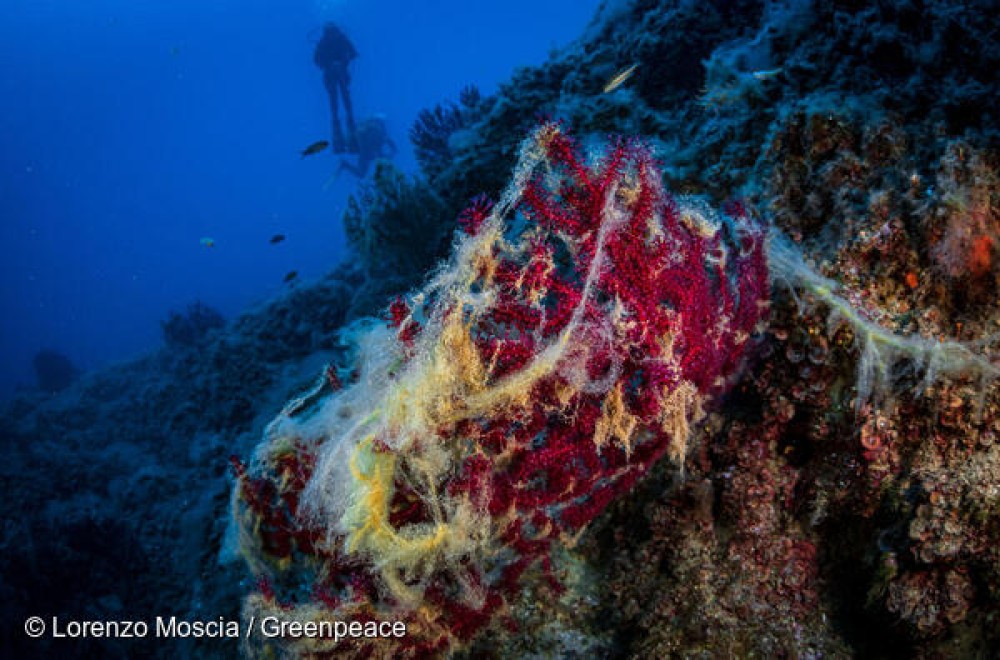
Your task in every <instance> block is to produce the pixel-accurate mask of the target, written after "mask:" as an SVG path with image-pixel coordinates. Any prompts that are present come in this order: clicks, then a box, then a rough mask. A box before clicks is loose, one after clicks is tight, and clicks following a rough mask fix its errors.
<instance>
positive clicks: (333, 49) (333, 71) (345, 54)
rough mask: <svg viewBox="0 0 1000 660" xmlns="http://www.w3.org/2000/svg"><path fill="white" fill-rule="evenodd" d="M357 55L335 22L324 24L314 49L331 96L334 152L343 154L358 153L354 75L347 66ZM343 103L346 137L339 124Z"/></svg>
mask: <svg viewBox="0 0 1000 660" xmlns="http://www.w3.org/2000/svg"><path fill="white" fill-rule="evenodd" d="M357 56H358V51H357V50H355V48H354V44H352V43H351V40H350V39H348V38H347V35H345V34H344V33H343V32H342V31H341V30H340V28H338V27H337V26H336V25H335V24H333V23H327V24H326V25H324V26H323V36H322V37H320V40H319V43H317V44H316V50H315V51H313V62H315V63H316V66H318V67H319V68H320V69H321V70H322V71H323V85H324V86H325V87H326V93H327V95H328V96H329V97H330V116H331V121H332V124H333V134H332V141H333V151H334V153H338V154H342V153H346V152H347V151H351V152H354V153H357V151H358V137H357V131H356V130H355V127H354V108H352V107H351V89H350V84H351V74H350V73H349V72H348V70H347V65H348V64H350V63H351V60H353V59H354V58H356V57H357ZM340 103H343V105H344V118H345V119H346V121H347V140H346V141H345V139H344V132H343V130H342V129H341V126H340Z"/></svg>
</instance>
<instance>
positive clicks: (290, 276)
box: [284, 270, 299, 284]
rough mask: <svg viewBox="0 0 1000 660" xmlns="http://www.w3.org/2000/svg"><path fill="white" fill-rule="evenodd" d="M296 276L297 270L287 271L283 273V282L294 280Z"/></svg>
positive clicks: (297, 274)
mask: <svg viewBox="0 0 1000 660" xmlns="http://www.w3.org/2000/svg"><path fill="white" fill-rule="evenodd" d="M298 276H299V271H297V270H290V271H288V272H287V273H286V274H285V279H284V282H285V284H288V283H289V282H294V281H295V278H297V277H298Z"/></svg>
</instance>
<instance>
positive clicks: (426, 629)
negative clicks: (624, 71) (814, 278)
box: [235, 123, 768, 656]
mask: <svg viewBox="0 0 1000 660" xmlns="http://www.w3.org/2000/svg"><path fill="white" fill-rule="evenodd" d="M462 226H463V228H464V229H465V235H464V236H462V237H461V238H460V239H459V240H458V242H457V244H456V246H455V249H454V253H453V256H452V258H451V260H450V262H449V263H448V264H447V265H446V266H445V267H443V268H441V269H439V270H438V271H437V272H436V274H435V275H434V277H433V278H432V279H431V280H430V282H429V283H428V284H427V285H426V286H425V287H424V289H423V290H421V291H420V292H419V293H417V294H416V295H414V296H413V297H412V298H411V299H410V300H409V301H405V300H402V299H400V300H397V301H396V302H395V303H394V304H393V305H392V307H391V308H390V322H389V324H388V325H384V324H374V325H371V324H370V325H368V326H366V327H362V328H360V329H359V331H358V332H357V333H356V343H357V368H356V370H355V378H356V380H355V381H354V382H353V383H351V384H350V385H348V386H347V387H345V388H343V389H339V383H340V379H339V377H338V374H337V373H336V371H335V370H332V369H331V371H330V372H329V373H328V374H327V375H325V376H324V378H322V379H321V380H320V381H319V382H317V385H316V388H315V389H314V390H313V391H312V392H310V393H308V394H306V395H305V396H303V397H302V398H300V399H297V400H295V401H293V402H292V403H290V404H289V405H288V406H287V407H286V409H285V410H284V411H283V413H282V414H281V415H280V416H279V417H278V418H277V419H276V420H274V422H272V424H271V425H270V426H269V427H268V429H267V431H266V437H265V440H264V443H263V444H262V445H261V447H260V448H259V451H258V454H257V456H256V460H255V464H254V465H253V466H252V467H251V468H249V469H248V468H246V467H245V466H243V465H242V464H241V463H239V462H238V461H237V462H236V466H237V474H238V481H239V483H238V486H237V488H236V490H235V515H236V517H237V520H238V522H239V524H240V527H241V529H242V542H243V548H244V552H245V554H246V555H247V556H248V557H249V558H250V563H251V566H252V568H253V569H254V571H255V572H256V573H257V574H258V576H259V577H260V578H261V579H262V584H264V585H265V586H264V588H262V589H261V590H260V592H259V593H255V594H252V595H250V596H249V597H248V598H247V599H246V601H245V604H244V613H245V616H247V617H250V616H256V617H257V620H260V617H262V616H264V615H265V614H271V615H274V616H278V617H281V618H283V619H293V618H294V619H297V620H300V621H301V620H309V621H316V622H319V621H332V620H347V619H352V618H353V619H356V620H372V619H383V620H387V619H393V620H397V619H403V620H405V621H406V622H407V624H408V636H407V637H406V638H405V639H403V640H371V639H365V640H354V641H353V642H352V643H347V642H345V641H344V640H339V641H338V640H334V639H315V638H313V639H306V638H298V639H291V638H289V639H285V640H283V642H282V643H283V645H284V646H283V650H285V651H289V652H294V653H325V652H334V651H336V652H351V653H354V654H357V655H362V654H366V655H367V654H371V653H385V654H388V653H390V652H391V653H393V654H399V655H411V656H412V655H423V654H426V653H431V652H442V651H447V650H453V649H455V648H457V647H459V646H461V645H462V644H464V643H466V642H467V641H468V640H470V639H471V638H472V637H473V636H474V635H475V634H476V633H477V632H478V631H480V630H482V629H483V628H484V627H486V626H489V625H490V624H491V622H494V621H497V620H501V621H502V620H504V619H505V618H508V617H509V615H510V603H511V601H512V598H513V597H514V596H516V595H517V593H518V592H519V590H520V589H522V588H523V585H524V583H525V581H526V580H528V579H529V576H534V578H535V579H537V578H539V577H540V578H547V580H546V582H547V583H548V584H549V585H550V587H551V588H552V589H555V590H558V589H559V587H558V582H557V579H556V576H555V573H554V571H553V564H552V554H553V550H554V548H555V546H556V544H565V545H571V544H572V543H573V541H574V539H575V538H576V537H577V536H578V535H579V533H580V532H581V531H582V530H583V529H584V528H585V527H586V525H587V524H588V523H589V522H590V521H591V520H593V519H594V517H595V516H597V515H598V514H599V513H600V512H601V511H602V510H604V509H605V507H606V506H607V505H608V504H609V503H610V502H611V501H612V499H614V498H615V497H617V496H619V495H621V494H623V493H625V492H626V491H628V490H629V489H630V488H631V487H632V486H633V485H634V484H635V482H636V480H637V479H639V478H640V477H641V476H642V475H643V474H645V473H646V472H647V471H648V470H649V468H650V467H651V466H652V465H653V464H654V463H656V462H657V461H658V460H659V459H660V458H661V457H662V456H664V455H667V454H669V455H670V456H672V457H673V458H674V459H675V460H680V459H681V458H682V457H683V455H684V452H685V449H686V444H687V441H688V433H689V428H690V426H691V425H692V424H694V423H696V422H698V421H699V420H700V419H701V418H702V417H703V415H704V409H705V407H706V405H707V404H708V403H709V402H711V401H712V400H713V399H714V398H715V397H716V396H717V395H719V394H720V393H722V392H723V391H724V390H725V389H726V387H727V385H728V383H729V381H730V380H731V378H732V377H733V376H734V374H735V373H736V372H737V370H738V369H739V367H740V365H741V362H742V359H743V355H744V353H745V350H746V347H747V345H748V340H749V338H750V336H751V333H753V332H754V331H755V328H756V326H757V324H758V323H759V322H760V321H761V319H762V316H763V314H764V313H765V310H766V307H767V290H768V284H767V269H766V265H765V260H764V236H763V231H762V229H761V228H760V227H758V226H755V225H754V224H753V223H752V222H751V220H750V219H749V217H748V215H747V214H746V213H745V211H744V210H743V209H742V207H741V206H740V205H738V204H733V205H730V207H729V209H728V213H727V214H726V215H722V214H715V213H712V212H711V211H709V210H708V209H706V208H705V207H704V206H701V205H698V204H696V203H694V202H690V201H688V202H684V203H681V204H678V203H675V202H674V201H672V200H671V199H670V198H669V197H668V196H667V195H666V194H665V192H664V191H663V189H662V187H661V185H660V173H659V169H658V168H657V164H656V163H655V161H654V160H653V158H652V156H651V154H650V152H649V151H648V149H647V148H646V147H645V146H643V145H641V144H639V143H637V142H632V141H625V140H619V141H617V142H615V143H613V144H612V145H611V146H610V147H609V148H608V149H607V151H606V152H605V153H604V154H603V155H602V156H601V157H600V158H599V159H597V160H596V161H595V162H594V163H592V164H588V163H587V162H585V161H584V159H583V158H582V157H581V155H580V151H579V149H578V148H577V146H576V144H575V143H574V142H573V141H572V140H571V139H570V138H569V137H567V136H566V135H565V134H564V132H563V130H562V129H561V128H560V126H559V125H557V124H554V123H547V124H544V125H542V126H541V127H539V128H538V129H537V130H536V131H535V132H534V133H533V134H532V135H531V136H530V137H529V138H528V139H527V140H525V142H524V143H523V144H522V146H521V150H520V157H519V161H518V164H517V166H516V169H515V171H514V174H513V178H512V181H511V183H510V185H509V186H508V187H507V189H506V190H505V192H504V193H503V195H502V196H501V198H500V200H499V201H498V202H497V203H496V204H494V205H490V204H487V203H483V202H482V201H480V202H478V203H477V204H475V205H474V206H472V207H471V208H470V209H469V210H468V211H467V212H466V213H465V214H464V215H463V218H462ZM304 584H311V585H312V586H311V588H306V587H304V586H303V585H304ZM543 584H544V583H543ZM390 642H393V643H394V644H393V645H392V646H389V644H390ZM251 650H253V649H251Z"/></svg>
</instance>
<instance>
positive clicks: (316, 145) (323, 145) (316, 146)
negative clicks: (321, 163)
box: [302, 140, 330, 158]
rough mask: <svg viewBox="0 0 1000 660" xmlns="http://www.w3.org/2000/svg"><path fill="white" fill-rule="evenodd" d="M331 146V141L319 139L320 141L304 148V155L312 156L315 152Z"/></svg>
mask: <svg viewBox="0 0 1000 660" xmlns="http://www.w3.org/2000/svg"><path fill="white" fill-rule="evenodd" d="M329 146H330V143H329V142H327V141H326V140H319V141H318V142H313V143H312V144H310V145H309V146H308V147H306V148H305V149H303V150H302V157H303V158H305V157H306V156H312V155H313V154H318V153H319V152H321V151H323V150H324V149H326V148H327V147H329Z"/></svg>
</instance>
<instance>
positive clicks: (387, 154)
mask: <svg viewBox="0 0 1000 660" xmlns="http://www.w3.org/2000/svg"><path fill="white" fill-rule="evenodd" d="M357 154H358V162H357V164H356V165H355V164H352V163H351V162H349V161H348V160H347V159H346V158H342V159H340V167H338V168H337V175H339V174H340V173H341V172H343V171H345V170H346V171H347V172H350V173H351V174H353V175H354V176H356V177H357V178H359V179H363V178H364V177H365V175H366V174H368V168H369V167H371V164H372V163H373V162H374V161H375V160H377V159H379V158H392V157H393V156H395V155H396V143H395V142H393V141H392V138H390V137H389V131H388V129H387V128H386V124H385V115H375V116H374V117H370V118H368V119H365V120H363V121H362V122H361V124H360V125H359V126H358V150H357Z"/></svg>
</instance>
